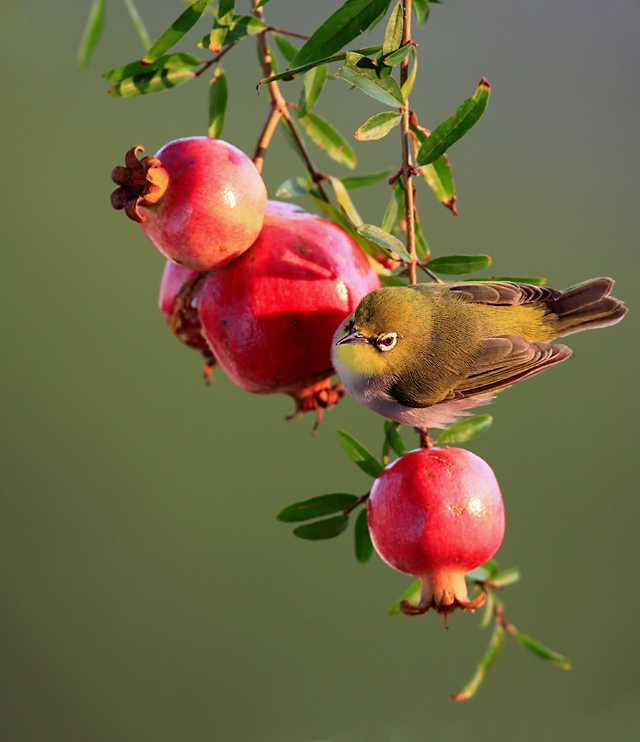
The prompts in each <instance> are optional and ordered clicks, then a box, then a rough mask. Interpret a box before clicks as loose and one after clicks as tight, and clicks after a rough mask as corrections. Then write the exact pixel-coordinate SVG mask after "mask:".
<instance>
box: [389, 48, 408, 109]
mask: <svg viewBox="0 0 640 742" xmlns="http://www.w3.org/2000/svg"><path fill="white" fill-rule="evenodd" d="M412 48H413V47H412V46H411V44H405V45H404V46H401V47H400V48H399V49H396V51H394V52H393V54H389V56H388V57H385V58H384V63H385V64H386V65H387V67H395V66H396V65H398V64H400V62H402V60H403V59H404V58H405V57H406V56H407V54H408V53H409V52H410V51H411V49H412ZM403 87H404V86H403ZM409 92H411V91H409ZM403 93H404V91H403ZM407 95H408V93H407V94H406V95H405V98H406V97H407Z"/></svg>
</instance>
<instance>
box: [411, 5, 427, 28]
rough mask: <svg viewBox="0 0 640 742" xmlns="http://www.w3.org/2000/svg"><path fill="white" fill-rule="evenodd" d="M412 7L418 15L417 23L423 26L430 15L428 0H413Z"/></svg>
mask: <svg viewBox="0 0 640 742" xmlns="http://www.w3.org/2000/svg"><path fill="white" fill-rule="evenodd" d="M411 8H412V10H413V14H414V15H415V17H416V23H417V24H418V26H420V27H421V28H422V26H424V24H425V23H426V22H427V18H428V17H429V3H428V2H427V0H413V3H412V5H411Z"/></svg>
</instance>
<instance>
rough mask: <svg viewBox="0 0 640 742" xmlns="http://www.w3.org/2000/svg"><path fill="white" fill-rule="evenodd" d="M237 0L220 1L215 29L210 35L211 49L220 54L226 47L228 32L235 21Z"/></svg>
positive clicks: (214, 24) (214, 23)
mask: <svg viewBox="0 0 640 742" xmlns="http://www.w3.org/2000/svg"><path fill="white" fill-rule="evenodd" d="M234 6H235V0H219V2H218V7H217V8H216V15H215V18H214V20H213V28H212V29H211V33H210V34H209V49H211V51H212V52H219V51H220V50H221V49H222V46H223V45H224V42H225V39H226V37H227V31H228V30H229V27H230V26H231V23H232V21H233V12H234Z"/></svg>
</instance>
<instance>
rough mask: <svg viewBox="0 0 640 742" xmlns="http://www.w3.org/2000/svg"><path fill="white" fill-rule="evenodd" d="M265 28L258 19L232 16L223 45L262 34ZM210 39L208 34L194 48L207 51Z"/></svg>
mask: <svg viewBox="0 0 640 742" xmlns="http://www.w3.org/2000/svg"><path fill="white" fill-rule="evenodd" d="M265 28H266V25H265V24H264V23H263V22H262V21H261V20H260V19H259V18H256V17H255V16H253V15H234V16H233V21H232V22H231V25H230V26H229V28H228V29H227V36H226V38H225V44H235V43H236V42H237V41H241V40H242V39H244V38H245V37H246V36H256V35H257V34H259V33H262V31H264V29H265ZM210 39H211V34H210V33H208V34H207V35H206V36H203V37H202V38H201V39H200V40H199V41H197V42H196V46H197V47H198V48H199V49H208V48H209V41H210Z"/></svg>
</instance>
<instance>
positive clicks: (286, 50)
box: [273, 33, 298, 63]
mask: <svg viewBox="0 0 640 742" xmlns="http://www.w3.org/2000/svg"><path fill="white" fill-rule="evenodd" d="M273 37H274V39H275V40H276V46H277V47H278V51H279V52H280V54H282V56H283V57H284V58H285V60H286V61H287V62H289V63H290V62H291V61H292V60H293V59H295V57H296V54H297V53H298V50H297V49H296V47H295V46H294V45H293V44H292V43H291V42H290V41H289V39H285V37H284V36H281V35H280V34H279V33H274V34H273Z"/></svg>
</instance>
